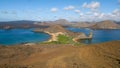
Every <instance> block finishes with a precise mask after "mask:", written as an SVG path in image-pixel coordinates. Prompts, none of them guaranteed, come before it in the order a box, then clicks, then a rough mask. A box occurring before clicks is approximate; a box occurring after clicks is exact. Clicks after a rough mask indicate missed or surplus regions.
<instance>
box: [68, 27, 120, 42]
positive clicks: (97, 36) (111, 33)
mask: <svg viewBox="0 0 120 68" xmlns="http://www.w3.org/2000/svg"><path fill="white" fill-rule="evenodd" d="M66 29H68V30H70V31H73V32H84V33H85V34H86V35H88V34H89V32H90V31H91V32H93V39H92V40H82V42H84V43H102V42H108V41H114V40H120V30H91V29H87V28H72V27H68V28H66Z"/></svg>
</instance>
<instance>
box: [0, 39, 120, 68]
mask: <svg viewBox="0 0 120 68" xmlns="http://www.w3.org/2000/svg"><path fill="white" fill-rule="evenodd" d="M0 60H1V61H0V68H119V67H120V41H113V42H106V43H101V44H94V45H88V46H82V44H81V45H80V47H79V46H71V45H47V44H44V45H39V44H36V45H33V46H32V45H30V46H29V45H18V46H0Z"/></svg>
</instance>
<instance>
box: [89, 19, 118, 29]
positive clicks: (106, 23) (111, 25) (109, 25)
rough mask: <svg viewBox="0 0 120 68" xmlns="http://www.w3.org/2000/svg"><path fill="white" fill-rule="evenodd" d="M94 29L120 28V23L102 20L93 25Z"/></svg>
mask: <svg viewBox="0 0 120 68" xmlns="http://www.w3.org/2000/svg"><path fill="white" fill-rule="evenodd" d="M90 28H92V29H120V25H119V24H117V23H115V22H114V21H110V20H106V21H102V22H98V23H96V24H94V25H93V26H91V27H90Z"/></svg>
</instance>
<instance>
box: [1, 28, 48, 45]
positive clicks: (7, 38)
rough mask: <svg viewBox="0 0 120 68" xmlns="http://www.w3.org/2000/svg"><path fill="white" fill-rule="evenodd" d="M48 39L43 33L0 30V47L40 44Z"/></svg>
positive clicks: (30, 30) (22, 30)
mask: <svg viewBox="0 0 120 68" xmlns="http://www.w3.org/2000/svg"><path fill="white" fill-rule="evenodd" d="M49 37H50V36H49V35H48V34H45V33H34V32H32V29H11V30H3V29H0V44H2V45H13V44H20V43H28V42H29V43H36V42H42V41H45V40H47V39H48V38H49Z"/></svg>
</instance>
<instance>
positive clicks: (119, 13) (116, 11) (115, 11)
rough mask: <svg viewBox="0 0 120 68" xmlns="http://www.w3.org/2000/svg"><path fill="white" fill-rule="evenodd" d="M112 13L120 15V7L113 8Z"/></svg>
mask: <svg viewBox="0 0 120 68" xmlns="http://www.w3.org/2000/svg"><path fill="white" fill-rule="evenodd" d="M112 14H114V15H116V16H120V10H119V9H115V10H113V12H112Z"/></svg>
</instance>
